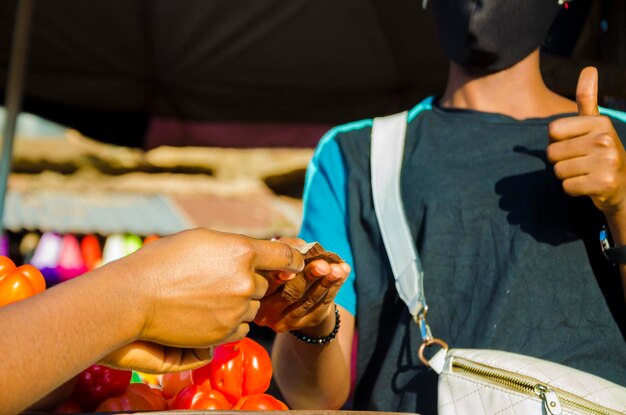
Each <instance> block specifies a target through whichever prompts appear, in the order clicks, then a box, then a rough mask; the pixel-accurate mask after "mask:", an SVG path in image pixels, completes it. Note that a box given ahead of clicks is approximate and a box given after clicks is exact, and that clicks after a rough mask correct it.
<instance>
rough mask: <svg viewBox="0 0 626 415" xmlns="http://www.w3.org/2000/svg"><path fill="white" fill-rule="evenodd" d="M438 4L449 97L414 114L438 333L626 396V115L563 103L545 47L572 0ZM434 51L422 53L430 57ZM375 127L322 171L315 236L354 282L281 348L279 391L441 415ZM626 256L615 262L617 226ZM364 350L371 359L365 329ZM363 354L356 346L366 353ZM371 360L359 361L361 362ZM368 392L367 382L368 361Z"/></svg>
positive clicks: (582, 100)
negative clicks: (398, 256) (379, 178)
mask: <svg viewBox="0 0 626 415" xmlns="http://www.w3.org/2000/svg"><path fill="white" fill-rule="evenodd" d="M523 3H524V4H523V6H522V5H521V3H520V2H519V1H517V0H485V1H481V2H476V1H470V0H433V1H432V5H433V7H434V11H435V16H436V19H437V23H438V29H439V36H440V40H441V44H442V46H443V49H444V51H445V53H446V54H447V56H448V58H449V59H450V72H449V78H448V83H447V87H446V89H445V91H443V93H442V94H441V95H439V96H437V97H431V98H427V99H426V100H424V101H423V102H421V103H419V104H418V105H417V106H415V107H414V108H412V109H411V110H409V112H408V125H407V132H406V143H405V147H404V158H403V165H402V178H401V193H402V198H403V204H404V207H405V211H406V216H407V219H408V222H409V227H410V228H411V233H412V237H413V240H414V243H415V246H416V248H417V250H418V252H419V255H420V257H421V261H422V266H423V268H424V273H425V276H424V286H425V290H426V295H427V297H428V299H429V306H430V311H429V323H430V327H431V329H432V331H433V333H436V335H437V337H440V338H443V339H445V340H446V341H447V342H448V343H449V344H450V345H451V346H452V347H455V348H481V349H497V350H505V351H510V352H514V353H520V354H525V355H530V356H535V357H538V358H542V359H546V360H551V361H554V362H557V363H561V364H564V365H567V366H571V367H573V368H576V369H580V370H583V371H586V372H589V373H592V374H595V375H598V376H601V377H603V378H605V379H607V380H609V381H612V382H614V383H617V384H620V385H626V366H625V365H624V362H626V342H625V341H624V336H625V335H626V330H625V327H626V324H625V323H626V322H625V319H626V307H625V306H624V302H625V300H624V298H625V297H626V278H625V275H626V268H625V265H623V264H624V262H625V261H624V259H623V258H620V255H619V254H621V253H623V252H624V251H626V249H624V248H623V247H624V246H625V245H626V154H625V152H624V147H623V144H622V140H623V139H626V114H624V113H621V112H618V111H613V110H609V109H604V108H599V107H598V105H597V82H598V81H597V71H596V70H595V69H594V68H585V69H584V70H583V71H582V72H581V74H580V79H579V82H578V87H577V95H576V101H572V100H569V99H567V98H564V97H562V96H559V95H557V94H555V93H554V92H552V91H550V90H549V89H548V88H547V87H546V85H545V84H544V82H543V80H542V77H541V73H540V70H539V46H540V45H541V43H542V42H543V40H544V38H545V36H546V34H547V32H548V29H549V27H550V25H551V23H552V21H553V20H554V18H555V16H556V14H557V12H558V11H559V10H560V7H561V5H559V4H558V2H557V1H556V0H554V1H553V0H528V1H525V2H523ZM417 48H419V46H416V50H417ZM371 126H372V120H362V121H358V122H355V123H351V124H347V125H343V126H340V127H337V128H335V129H333V130H331V131H330V132H329V133H328V134H327V135H326V136H325V137H324V138H323V139H322V140H321V142H320V144H319V145H318V148H317V150H316V154H315V156H314V158H313V160H312V162H311V164H310V166H309V169H308V172H307V181H306V183H307V184H306V189H305V196H304V221H303V225H302V229H301V233H300V237H301V238H303V239H305V240H316V241H319V242H320V243H321V244H322V245H323V246H324V247H325V248H326V249H328V250H331V251H334V252H336V253H337V254H339V255H340V256H341V257H342V258H343V259H344V260H346V262H347V263H348V264H349V265H350V266H351V268H352V270H353V272H352V274H351V275H350V277H349V278H348V280H347V281H346V283H345V284H344V285H343V286H342V288H341V289H340V291H339V293H338V295H337V297H336V303H337V304H338V305H339V315H340V317H341V319H340V322H341V324H340V325H339V327H338V324H337V321H336V318H335V316H334V315H329V316H328V317H327V318H326V319H325V320H324V321H323V322H322V323H321V324H319V325H318V326H316V327H312V328H308V329H306V330H300V331H301V334H302V333H303V334H304V335H306V336H307V337H309V338H313V339H318V338H320V339H324V336H326V335H328V333H331V332H332V331H333V329H336V330H337V327H338V331H337V339H336V340H335V341H333V342H330V343H324V344H322V345H317V344H307V343H305V342H300V341H298V339H296V338H295V337H294V336H292V335H291V334H289V333H283V334H279V335H278V336H277V338H276V342H275V345H274V349H273V363H274V369H275V377H276V380H277V383H278V385H279V387H280V388H281V391H282V393H283V395H284V396H285V398H286V400H287V402H288V403H289V405H290V406H291V407H292V408H296V409H298V408H317V409H319V408H327V409H337V408H340V407H342V406H343V405H344V404H345V403H346V401H347V399H348V397H349V395H350V393H351V389H352V388H354V397H353V408H354V409H358V410H378V411H398V412H417V413H420V414H423V415H427V414H435V413H436V412H437V375H436V374H435V373H434V372H433V371H431V370H430V369H428V368H427V367H426V366H424V365H423V364H422V363H420V361H419V360H418V359H417V353H416V351H417V349H418V347H419V345H420V344H421V338H420V335H419V333H418V329H417V326H416V325H415V324H414V322H413V321H412V320H411V316H410V314H409V313H408V312H407V309H406V305H405V304H404V303H403V302H402V301H400V300H399V298H398V294H397V292H396V289H395V286H394V278H393V274H392V271H391V268H390V265H389V262H388V259H387V256H386V254H385V248H384V246H383V241H382V238H381V235H380V230H379V225H378V222H377V220H376V217H375V214H374V208H373V202H372V197H371V180H370V170H369V169H370V134H371ZM603 225H604V226H607V228H608V230H609V231H610V233H611V234H612V239H613V241H612V244H613V246H614V247H616V249H615V250H614V251H610V252H612V253H613V254H618V255H612V256H609V258H608V259H607V258H605V257H604V255H603V252H602V250H601V249H600V246H599V244H598V234H599V232H600V230H601V229H602V226H603ZM357 327H358V336H357V337H358V341H357V344H356V347H353V346H354V345H353V339H355V336H354V334H355V330H356V328H357ZM355 341H356V340H355ZM354 353H356V354H354ZM353 359H354V360H355V361H356V379H355V380H354V381H352V382H351V379H350V377H351V376H350V374H351V370H350V367H351V362H352V361H353Z"/></svg>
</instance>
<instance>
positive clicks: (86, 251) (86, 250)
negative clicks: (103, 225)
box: [80, 235, 102, 271]
mask: <svg viewBox="0 0 626 415" xmlns="http://www.w3.org/2000/svg"><path fill="white" fill-rule="evenodd" d="M80 252H81V254H82V256H83V261H85V266H86V267H87V270H88V271H91V270H92V269H94V268H97V267H99V266H100V262H102V248H100V241H98V237H97V236H96V235H86V236H85V237H84V238H83V239H82V241H80Z"/></svg>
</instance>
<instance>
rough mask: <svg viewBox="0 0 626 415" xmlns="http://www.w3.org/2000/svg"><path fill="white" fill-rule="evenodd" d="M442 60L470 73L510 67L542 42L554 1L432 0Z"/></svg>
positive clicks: (554, 10)
mask: <svg viewBox="0 0 626 415" xmlns="http://www.w3.org/2000/svg"><path fill="white" fill-rule="evenodd" d="M433 7H434V11H435V18H436V19H437V26H438V30H439V40H440V41H441V45H442V46H443V50H444V51H445V53H446V55H447V56H448V58H450V59H451V60H452V61H454V62H456V63H458V64H459V65H461V66H463V67H465V68H466V69H467V70H469V71H471V72H479V73H488V72H495V71H499V70H501V69H506V68H508V67H511V66H513V65H514V64H516V63H517V62H519V61H521V60H522V59H524V58H525V57H526V56H528V55H529V54H530V53H531V52H532V51H534V50H535V49H537V48H538V47H539V46H540V45H541V44H542V43H543V40H544V38H545V37H546V34H547V33H548V29H549V28H550V25H551V24H552V21H553V20H554V18H555V17H556V15H557V13H558V12H559V10H560V6H559V4H558V2H557V0H433Z"/></svg>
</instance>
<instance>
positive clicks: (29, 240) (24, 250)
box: [19, 232, 40, 264]
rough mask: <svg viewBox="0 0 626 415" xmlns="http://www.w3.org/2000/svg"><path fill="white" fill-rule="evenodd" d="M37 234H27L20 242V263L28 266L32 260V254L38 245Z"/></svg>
mask: <svg viewBox="0 0 626 415" xmlns="http://www.w3.org/2000/svg"><path fill="white" fill-rule="evenodd" d="M39 239H40V237H39V234H38V233H36V232H29V233H27V234H26V235H24V237H23V238H22V240H21V241H20V246H19V251H20V255H21V256H22V262H23V263H24V264H29V263H30V261H31V260H32V258H33V254H34V253H35V250H36V249H37V245H38V244H39Z"/></svg>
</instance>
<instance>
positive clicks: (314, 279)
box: [254, 238, 350, 333]
mask: <svg viewBox="0 0 626 415" xmlns="http://www.w3.org/2000/svg"><path fill="white" fill-rule="evenodd" d="M280 242H285V243H288V244H290V245H291V246H295V247H298V246H302V245H304V244H305V243H304V241H302V240H300V239H296V238H283V239H280ZM348 274H350V266H349V265H348V264H346V263H345V262H341V263H328V262H327V261H325V260H321V259H320V260H314V261H311V262H310V263H308V264H307V265H306V266H305V268H304V270H303V272H301V273H298V274H297V275H296V276H295V277H293V276H292V275H291V274H289V273H286V272H277V271H274V272H268V273H266V275H268V279H269V280H270V286H269V289H268V290H267V293H266V296H265V297H264V298H263V299H262V300H261V308H260V309H259V312H258V313H257V316H256V318H255V320H254V321H255V323H257V324H259V325H261V326H268V327H271V328H272V329H273V330H275V331H276V332H279V333H280V332H284V331H288V330H299V329H303V328H308V327H315V326H318V325H320V324H321V323H322V322H323V321H324V320H326V319H328V318H330V317H332V314H333V311H334V310H333V304H334V299H335V296H336V295H337V291H339V288H340V287H341V285H342V284H343V283H344V281H345V280H346V278H347V277H348Z"/></svg>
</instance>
